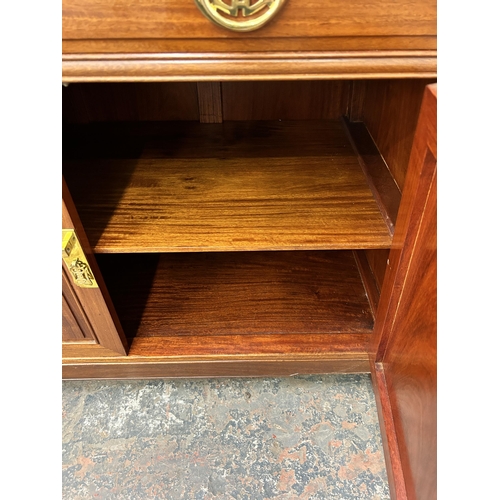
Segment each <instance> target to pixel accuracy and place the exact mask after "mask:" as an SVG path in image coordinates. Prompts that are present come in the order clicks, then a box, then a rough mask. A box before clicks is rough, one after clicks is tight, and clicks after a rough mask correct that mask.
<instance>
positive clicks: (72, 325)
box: [62, 265, 94, 342]
mask: <svg viewBox="0 0 500 500" xmlns="http://www.w3.org/2000/svg"><path fill="white" fill-rule="evenodd" d="M62 320H63V321H62V340H63V342H65V341H77V340H94V333H93V330H92V325H91V324H90V323H89V320H88V318H87V314H86V313H85V309H84V308H83V306H82V304H81V302H80V299H79V298H78V295H77V294H76V293H75V291H74V286H73V285H72V282H71V277H70V276H68V270H67V268H66V266H65V265H63V266H62Z"/></svg>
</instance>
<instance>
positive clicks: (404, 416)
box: [373, 85, 437, 500]
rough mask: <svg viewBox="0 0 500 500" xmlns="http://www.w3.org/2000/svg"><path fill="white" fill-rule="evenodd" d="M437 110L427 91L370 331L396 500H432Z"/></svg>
mask: <svg viewBox="0 0 500 500" xmlns="http://www.w3.org/2000/svg"><path fill="white" fill-rule="evenodd" d="M436 110H437V88H436V85H429V86H428V87H427V88H426V90H425V93H424V99H423V102H422V107H421V111H420V116H419V121H418V125H417V130H416V133H415V138H414V141H413V148H412V152H411V156H410V161H409V166H408V174H407V176H406V181H405V187H404V190H403V195H402V199H401V206H400V210H399V214H398V220H397V223H396V229H395V232H394V240H393V244H392V247H391V251H390V255H389V265H388V269H387V276H386V279H385V281H384V285H383V288H382V293H381V297H380V306H379V309H378V311H377V318H376V321H375V329H374V359H373V361H374V364H375V367H374V369H375V380H377V385H378V387H376V389H377V390H378V391H379V393H380V394H381V398H380V400H384V401H385V407H384V406H383V404H382V411H381V412H380V413H381V414H382V415H383V419H384V426H385V429H386V431H388V432H387V440H386V441H387V443H388V444H387V448H388V449H387V448H386V456H390V457H391V460H394V464H393V467H392V469H393V483H394V487H393V493H394V495H393V496H394V497H395V498H397V499H398V500H399V499H402V500H432V499H435V498H436V495H437V444H436V443H437V439H436V436H437V146H436V144H437V133H436V121H437V120H436V114H437V111H436ZM391 433H392V436H391V435H390V434H391ZM394 457H395V459H394Z"/></svg>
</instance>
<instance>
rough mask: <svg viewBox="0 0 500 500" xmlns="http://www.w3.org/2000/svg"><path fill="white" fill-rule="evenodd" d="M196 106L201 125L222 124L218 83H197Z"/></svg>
mask: <svg viewBox="0 0 500 500" xmlns="http://www.w3.org/2000/svg"><path fill="white" fill-rule="evenodd" d="M196 87H197V89H198V106H199V109H200V122H201V123H222V95H221V94H222V90H221V84H220V82H199V83H197V84H196Z"/></svg>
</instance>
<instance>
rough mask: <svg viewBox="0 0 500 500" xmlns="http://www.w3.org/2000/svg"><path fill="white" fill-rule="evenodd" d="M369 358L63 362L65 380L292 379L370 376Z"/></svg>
mask: <svg viewBox="0 0 500 500" xmlns="http://www.w3.org/2000/svg"><path fill="white" fill-rule="evenodd" d="M369 370H370V365H369V362H368V360H367V358H366V354H361V355H354V356H350V357H339V356H338V355H335V354H332V355H330V356H325V357H322V358H319V357H318V356H316V355H315V356H310V357H308V358H304V357H303V356H299V355H278V356H274V357H272V356H270V357H268V358H267V359H259V358H254V359H248V358H246V359H231V358H229V359H211V360H203V359H201V360H199V359H198V360H192V359H191V360H187V361H180V360H165V359H161V358H160V359H158V358H148V357H147V356H141V357H140V358H139V357H127V358H115V359H114V360H113V358H94V359H87V360H75V359H66V360H64V361H63V366H62V376H63V379H70V380H71V379H141V378H143V379H154V378H207V377H293V376H295V375H306V374H327V373H367V372H369Z"/></svg>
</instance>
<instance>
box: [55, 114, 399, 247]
mask: <svg viewBox="0 0 500 500" xmlns="http://www.w3.org/2000/svg"><path fill="white" fill-rule="evenodd" d="M155 127H157V128H156V129H154V133H153V132H151V134H150V135H147V132H146V128H145V127H144V126H143V125H141V126H139V127H137V129H136V130H138V131H139V135H138V136H134V131H133V130H132V131H131V132H130V131H129V132H130V133H127V131H126V128H121V129H120V128H110V129H109V130H110V131H111V133H110V134H108V135H106V129H104V128H102V127H101V128H99V127H97V128H96V129H93V130H94V132H92V130H91V131H90V132H89V134H87V133H85V129H82V128H76V129H74V131H73V134H72V136H71V137H68V136H65V139H66V137H67V139H68V141H67V143H68V144H69V146H68V148H69V149H68V150H67V151H66V153H67V154H66V158H67V159H66V160H65V162H64V174H65V177H66V179H67V182H68V184H69V186H70V188H71V191H72V194H73V197H74V200H75V203H76V205H77V207H78V212H79V215H80V217H81V219H82V222H83V224H84V226H85V230H86V233H87V235H88V237H89V240H90V242H91V244H92V247H93V249H94V251H95V252H99V253H107V252H110V253H112V252H115V253H117V252H118V253H120V252H178V251H183V252H194V251H234V250H296V249H297V250H306V249H309V250H311V249H354V248H388V247H389V246H390V244H391V235H390V233H389V230H388V228H387V225H386V223H385V221H384V219H383V217H382V215H381V213H380V211H379V208H378V205H377V203H376V201H375V199H374V197H373V194H372V192H371V191H370V188H369V187H368V184H367V182H366V179H365V176H364V174H363V171H362V169H361V167H360V164H359V162H358V159H357V156H356V155H355V153H354V152H353V150H352V148H351V146H350V145H349V141H348V139H347V137H346V135H345V132H344V131H343V129H342V127H341V125H340V123H338V122H333V121H317V122H315V121H311V122H307V123H306V122H225V123H223V124H196V123H187V122H186V123H180V122H178V123H173V124H163V125H157V126H156V125H155ZM140 134H144V135H140ZM79 155H80V156H84V155H86V156H87V159H85V160H76V159H71V157H72V158H75V157H78V156H79ZM106 156H107V157H108V158H105V159H103V157H106ZM117 156H118V157H120V156H121V158H119V159H118V158H117ZM124 156H125V157H124ZM81 172H85V173H86V175H85V176H82V175H81ZM96 179H99V182H96Z"/></svg>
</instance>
